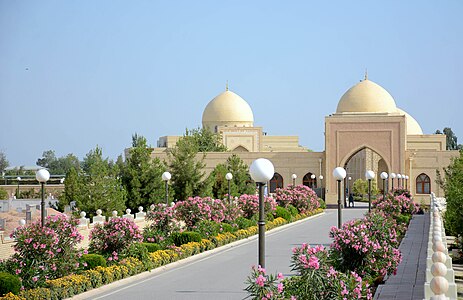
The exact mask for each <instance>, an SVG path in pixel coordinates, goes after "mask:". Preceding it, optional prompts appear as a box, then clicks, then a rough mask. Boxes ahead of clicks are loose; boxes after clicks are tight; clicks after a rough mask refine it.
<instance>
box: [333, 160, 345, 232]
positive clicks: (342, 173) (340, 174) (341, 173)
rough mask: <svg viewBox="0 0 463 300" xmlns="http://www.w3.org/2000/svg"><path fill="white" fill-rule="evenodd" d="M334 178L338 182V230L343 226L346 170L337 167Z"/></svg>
mask: <svg viewBox="0 0 463 300" xmlns="http://www.w3.org/2000/svg"><path fill="white" fill-rule="evenodd" d="M333 177H334V179H336V181H337V182H338V228H341V224H342V215H341V214H342V211H341V181H342V180H344V178H346V170H344V168H342V167H337V168H335V169H334V170H333Z"/></svg>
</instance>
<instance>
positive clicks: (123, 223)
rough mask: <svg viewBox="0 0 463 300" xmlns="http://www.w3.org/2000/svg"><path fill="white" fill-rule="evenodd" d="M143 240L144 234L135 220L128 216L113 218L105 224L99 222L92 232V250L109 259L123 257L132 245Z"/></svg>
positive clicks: (115, 259) (113, 259) (114, 259)
mask: <svg viewBox="0 0 463 300" xmlns="http://www.w3.org/2000/svg"><path fill="white" fill-rule="evenodd" d="M141 241H143V236H142V235H141V233H140V230H139V229H138V226H137V225H136V224H135V223H134V221H132V220H130V219H126V218H112V219H111V220H109V221H108V222H105V223H104V224H103V225H101V224H97V225H95V228H93V230H92V231H91V232H90V245H89V250H90V251H91V252H95V253H100V254H102V255H104V256H106V257H108V261H110V262H111V261H118V260H119V256H121V258H123V257H124V256H126V255H127V253H126V251H127V250H128V249H129V247H130V245H131V244H133V243H136V242H141Z"/></svg>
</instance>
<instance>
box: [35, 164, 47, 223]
mask: <svg viewBox="0 0 463 300" xmlns="http://www.w3.org/2000/svg"><path fill="white" fill-rule="evenodd" d="M35 179H37V181H38V182H40V184H41V185H42V201H41V202H40V213H41V218H40V220H41V224H42V227H43V226H44V225H45V187H44V185H45V182H47V181H48V179H50V172H48V170H47V169H40V170H38V171H37V172H36V173H35Z"/></svg>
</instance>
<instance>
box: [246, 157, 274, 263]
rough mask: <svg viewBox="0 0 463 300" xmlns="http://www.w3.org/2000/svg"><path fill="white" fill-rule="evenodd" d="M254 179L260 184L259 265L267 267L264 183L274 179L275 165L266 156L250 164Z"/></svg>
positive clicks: (250, 171)
mask: <svg viewBox="0 0 463 300" xmlns="http://www.w3.org/2000/svg"><path fill="white" fill-rule="evenodd" d="M249 173H250V174H251V178H252V180H254V181H255V182H257V184H258V186H259V221H258V222H257V223H258V225H259V265H260V266H261V267H262V268H265V220H264V216H265V214H264V185H265V183H266V182H267V181H269V180H270V179H272V177H273V175H274V174H275V167H274V166H273V164H272V162H271V161H269V160H268V159H265V158H258V159H256V160H255V161H253V162H252V164H251V166H249Z"/></svg>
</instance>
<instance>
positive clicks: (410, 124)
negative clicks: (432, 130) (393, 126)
mask: <svg viewBox="0 0 463 300" xmlns="http://www.w3.org/2000/svg"><path fill="white" fill-rule="evenodd" d="M397 112H398V113H399V114H401V115H405V121H406V122H407V135H413V134H423V130H422V129H421V126H420V124H419V123H418V122H417V121H416V120H415V118H413V117H412V116H410V115H409V114H408V113H407V112H406V111H404V110H401V109H400V108H397Z"/></svg>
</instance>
